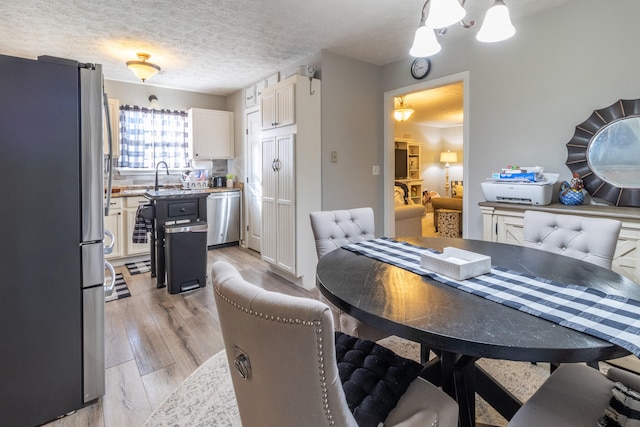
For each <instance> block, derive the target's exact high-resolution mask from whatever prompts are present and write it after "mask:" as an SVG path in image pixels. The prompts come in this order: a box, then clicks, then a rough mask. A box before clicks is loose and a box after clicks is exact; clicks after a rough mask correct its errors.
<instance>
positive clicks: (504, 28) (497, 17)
mask: <svg viewBox="0 0 640 427" xmlns="http://www.w3.org/2000/svg"><path fill="white" fill-rule="evenodd" d="M515 33H516V29H515V27H514V26H513V24H512V23H511V17H510V16H509V9H507V5H505V4H504V1H503V0H496V1H495V2H494V3H493V6H491V7H490V8H489V10H487V14H486V15H485V17H484V21H483V22H482V27H480V31H478V34H476V39H477V40H478V41H481V42H485V43H494V42H501V41H503V40H506V39H508V38H510V37H511V36H513V35H514V34H515Z"/></svg>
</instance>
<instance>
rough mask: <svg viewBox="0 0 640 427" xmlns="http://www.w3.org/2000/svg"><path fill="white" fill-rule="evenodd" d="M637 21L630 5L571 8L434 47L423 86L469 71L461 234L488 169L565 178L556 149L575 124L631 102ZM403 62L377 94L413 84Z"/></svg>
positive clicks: (630, 1) (385, 76)
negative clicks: (507, 35)
mask: <svg viewBox="0 0 640 427" xmlns="http://www.w3.org/2000/svg"><path fill="white" fill-rule="evenodd" d="M637 16H640V2H638V1H637V0H615V1H611V2H602V1H599V0H583V1H574V2H571V3H568V4H566V5H564V6H560V7H558V8H554V9H552V10H549V11H546V12H543V13H540V14H538V15H535V16H531V17H528V18H525V19H522V20H521V21H519V22H514V25H515V26H516V27H517V33H516V35H515V37H513V38H512V39H510V40H508V41H506V42H502V43H499V44H481V43H479V42H477V41H475V39H474V38H472V37H471V38H470V39H468V40H463V41H460V42H456V43H449V44H445V43H444V42H443V49H442V51H441V52H440V53H438V54H437V55H436V56H434V57H433V58H432V74H430V75H429V77H428V79H435V78H438V77H442V76H446V75H449V74H454V73H459V72H461V71H469V88H468V95H469V97H468V103H469V112H468V116H466V117H465V120H468V134H469V136H468V138H469V141H468V150H467V152H466V153H465V155H466V156H467V158H468V161H469V163H468V167H467V170H465V178H464V179H465V233H466V234H465V235H466V237H470V238H481V236H482V229H481V225H482V224H481V214H480V210H479V208H478V206H477V204H478V202H480V201H483V200H484V198H483V196H482V192H481V187H480V183H481V182H482V181H483V180H484V179H485V178H486V177H488V176H490V174H491V173H492V172H494V171H496V170H498V169H500V168H501V167H506V166H507V165H512V164H519V165H539V166H543V167H544V168H545V170H546V171H548V172H557V173H560V178H561V180H565V179H569V178H570V176H571V173H570V170H569V168H568V167H567V166H566V165H565V161H566V159H567V151H566V146H565V145H566V143H567V142H568V141H569V140H570V139H571V137H572V136H573V133H574V131H575V126H576V125H578V124H580V123H582V122H583V121H585V120H586V119H587V118H588V117H589V115H590V114H591V113H592V112H593V110H595V109H600V108H604V107H607V106H609V105H610V104H612V103H613V102H615V101H617V100H618V99H621V98H623V99H636V98H640V84H638V71H639V70H640V56H639V55H637V38H638V37H637V32H638V31H637V25H636V22H635V21H636V19H637ZM444 37H445V38H446V36H444ZM407 48H408V47H407ZM412 59H413V58H410V57H408V56H407V58H405V59H404V60H401V61H398V62H396V63H393V64H390V65H388V66H385V67H383V72H382V87H381V89H382V91H383V92H385V91H389V90H394V89H398V88H402V87H405V86H410V85H413V84H415V80H413V79H412V78H411V77H410V76H409V73H408V72H407V70H408V69H409V66H410V64H411V61H412Z"/></svg>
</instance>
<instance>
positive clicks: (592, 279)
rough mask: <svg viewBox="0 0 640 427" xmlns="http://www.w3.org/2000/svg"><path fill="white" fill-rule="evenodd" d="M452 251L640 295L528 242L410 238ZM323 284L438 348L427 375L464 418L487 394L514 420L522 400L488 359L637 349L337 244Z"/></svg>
mask: <svg viewBox="0 0 640 427" xmlns="http://www.w3.org/2000/svg"><path fill="white" fill-rule="evenodd" d="M398 240H402V241H407V242H409V243H412V244H414V245H417V246H421V247H425V248H431V249H436V250H439V251H442V250H443V249H444V248H445V247H455V248H460V249H464V250H468V251H471V252H476V253H480V254H484V255H488V256H490V257H491V263H492V265H494V266H498V267H503V268H507V269H510V270H513V271H516V272H519V273H524V274H530V275H534V276H537V277H540V278H544V279H548V280H552V281H554V282H557V283H562V284H574V285H581V286H585V287H590V288H595V289H599V290H601V291H603V292H605V293H609V294H618V295H624V296H627V297H629V298H633V299H637V300H640V286H639V285H638V284H636V283H634V282H632V281H631V280H629V279H627V278H625V277H623V276H621V275H619V274H617V273H615V272H613V271H611V270H608V269H605V268H602V267H599V266H596V265H593V264H590V263H587V262H584V261H580V260H576V259H573V258H569V257H564V256H561V255H556V254H552V253H549V252H544V251H541V250H536V249H530V248H525V247H521V246H515V245H509V244H503V243H495V242H486V241H481V240H470V239H458V238H427V237H424V238H423V237H420V238H403V239H398ZM317 286H318V288H319V290H320V292H321V293H322V294H323V296H325V297H326V298H327V299H328V300H329V301H331V302H332V303H333V304H335V305H336V306H337V307H338V308H340V309H342V310H343V311H345V312H346V313H348V314H350V315H351V316H353V317H355V318H357V319H359V320H361V321H363V322H365V323H367V324H369V325H371V326H373V327H375V328H378V329H381V330H384V331H387V332H389V333H390V334H393V335H396V336H399V337H403V338H406V339H409V340H412V341H415V342H418V343H421V344H422V345H424V346H426V347H427V348H429V349H431V350H433V351H434V352H435V353H436V354H437V355H438V357H436V358H434V359H431V360H429V361H428V362H427V363H426V364H425V370H424V371H423V374H422V376H423V377H425V378H426V379H428V380H430V381H432V382H434V383H435V384H437V385H440V386H442V389H443V390H444V391H445V392H446V393H448V394H449V395H450V396H452V397H453V398H454V399H456V401H457V402H458V404H459V406H460V425H461V426H474V425H475V393H476V392H477V393H478V394H479V395H480V396H482V397H483V399H485V400H486V401H487V402H488V403H489V404H490V405H491V406H493V407H494V408H495V409H496V410H497V411H498V412H499V413H500V414H502V415H503V416H504V417H505V418H506V419H510V418H511V417H512V416H513V414H514V413H515V412H516V411H517V410H518V408H519V407H520V405H521V402H520V401H519V400H518V399H517V398H515V396H513V395H512V394H511V393H510V392H509V391H508V390H506V389H505V388H504V387H502V386H501V385H500V384H499V383H497V382H496V381H495V380H494V379H493V378H492V377H491V376H490V375H489V374H488V373H487V372H485V371H484V370H483V369H482V368H480V367H479V366H477V365H476V363H475V362H476V361H477V360H478V359H480V358H490V359H500V360H513V361H526V362H550V363H553V364H558V363H572V362H596V361H601V360H606V359H612V358H617V357H622V356H626V355H628V354H629V351H627V350H625V349H623V348H621V347H618V346H616V345H614V344H611V343H609V342H607V341H604V340H601V339H599V338H596V337H593V336H591V335H587V334H585V333H582V332H578V331H576V330H572V329H568V328H565V327H563V326H559V325H557V324H555V323H552V322H550V321H547V320H544V319H541V318H538V317H535V316H533V315H530V314H527V313H524V312H521V311H518V310H516V309H514V308H511V307H508V306H505V305H502V304H499V303H497V302H493V301H491V300H488V299H485V298H483V297H481V296H476V295H472V294H470V293H467V292H464V291H462V290H458V289H455V288H453V287H451V286H448V285H446V284H443V283H440V282H438V281H436V280H434V279H431V278H429V277H427V276H421V275H417V274H415V273H412V272H409V271H407V270H404V269H402V268H399V267H395V266H393V265H391V264H387V263H385V262H382V261H378V260H375V259H373V258H370V257H367V256H365V255H360V254H357V253H354V252H352V251H349V250H346V249H337V250H335V251H333V252H330V253H328V254H326V255H325V256H323V257H322V258H321V259H320V261H319V262H318V267H317Z"/></svg>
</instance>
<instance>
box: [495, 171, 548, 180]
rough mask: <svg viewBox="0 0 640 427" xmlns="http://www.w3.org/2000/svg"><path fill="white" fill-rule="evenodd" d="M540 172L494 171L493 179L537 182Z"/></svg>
mask: <svg viewBox="0 0 640 427" xmlns="http://www.w3.org/2000/svg"><path fill="white" fill-rule="evenodd" d="M538 175H539V174H538V173H536V172H521V173H494V174H493V175H492V176H491V178H493V179H510V180H521V181H530V182H536V181H537V180H538V179H537V178H538Z"/></svg>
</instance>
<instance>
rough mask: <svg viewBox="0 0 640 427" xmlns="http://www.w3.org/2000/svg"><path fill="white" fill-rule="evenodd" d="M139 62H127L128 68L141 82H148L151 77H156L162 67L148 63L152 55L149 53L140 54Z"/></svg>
mask: <svg viewBox="0 0 640 427" xmlns="http://www.w3.org/2000/svg"><path fill="white" fill-rule="evenodd" d="M137 55H138V59H139V61H127V67H129V69H130V70H131V71H132V72H133V74H135V75H136V77H137V78H139V79H140V80H142V81H143V82H144V81H147V80H149V79H150V78H151V77H153V76H155V75H156V73H158V72H159V71H160V67H159V66H158V65H156V64H152V63H151V62H147V60H148V59H149V58H151V55H149V54H148V53H138V54H137Z"/></svg>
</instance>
